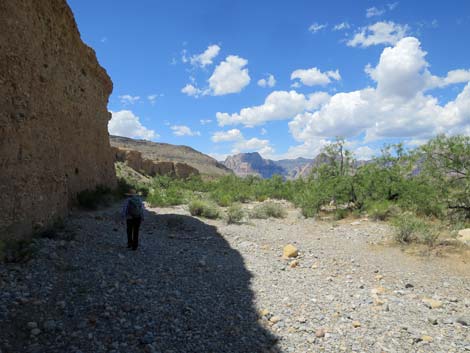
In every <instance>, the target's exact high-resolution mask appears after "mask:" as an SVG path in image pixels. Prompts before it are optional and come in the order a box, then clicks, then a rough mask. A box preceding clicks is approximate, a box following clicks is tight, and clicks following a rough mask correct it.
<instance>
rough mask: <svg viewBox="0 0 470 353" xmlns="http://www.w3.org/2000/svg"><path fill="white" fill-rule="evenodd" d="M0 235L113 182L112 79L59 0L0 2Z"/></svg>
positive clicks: (58, 213)
mask: <svg viewBox="0 0 470 353" xmlns="http://www.w3.org/2000/svg"><path fill="white" fill-rule="evenodd" d="M0 29H1V30H0V240H1V239H4V238H10V237H16V238H20V237H24V236H27V235H29V234H31V233H32V232H33V230H34V229H35V228H41V227H45V226H47V225H49V224H51V223H53V222H54V221H55V220H57V219H59V218H61V217H63V216H65V215H66V214H67V210H68V208H69V207H70V206H71V205H72V204H73V203H74V202H75V200H76V195H77V193H78V192H80V191H82V190H84V189H94V188H95V187H96V186H97V185H105V186H109V187H114V186H115V183H116V180H115V174H114V165H113V156H112V153H111V149H110V144H109V136H108V130H107V124H108V120H109V118H110V116H109V113H108V111H107V102H108V97H109V95H110V94H111V91H112V82H111V80H110V78H109V76H108V75H107V73H106V71H105V70H104V69H103V68H102V67H101V66H100V65H99V63H98V61H97V59H96V55H95V52H94V51H93V50H92V49H91V48H89V47H88V46H87V45H85V44H84V43H83V42H82V40H81V39H80V33H79V31H78V29H77V25H76V23H75V20H74V17H73V14H72V11H71V10H70V8H69V7H68V5H67V3H66V1H65V0H47V1H37V0H18V1H16V0H15V1H13V0H7V1H0Z"/></svg>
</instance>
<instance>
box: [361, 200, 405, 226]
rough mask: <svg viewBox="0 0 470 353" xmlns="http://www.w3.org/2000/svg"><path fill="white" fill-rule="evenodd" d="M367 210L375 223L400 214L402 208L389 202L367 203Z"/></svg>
mask: <svg viewBox="0 0 470 353" xmlns="http://www.w3.org/2000/svg"><path fill="white" fill-rule="evenodd" d="M365 209H366V210H367V214H368V215H369V217H370V218H372V219H373V220H374V221H386V220H388V219H390V218H391V217H394V216H397V215H398V214H399V213H400V208H399V207H398V206H397V205H396V204H395V203H393V202H392V201H388V200H381V201H371V202H367V203H366V205H365Z"/></svg>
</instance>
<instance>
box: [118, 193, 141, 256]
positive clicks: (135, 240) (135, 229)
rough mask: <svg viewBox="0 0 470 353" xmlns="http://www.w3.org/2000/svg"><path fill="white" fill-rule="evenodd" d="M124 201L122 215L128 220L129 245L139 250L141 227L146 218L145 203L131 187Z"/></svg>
mask: <svg viewBox="0 0 470 353" xmlns="http://www.w3.org/2000/svg"><path fill="white" fill-rule="evenodd" d="M126 196H129V197H128V198H127V200H126V202H125V203H124V207H123V209H122V216H123V218H125V219H126V222H127V247H128V248H132V250H137V247H138V246H139V227H140V223H141V222H142V221H143V220H144V204H143V202H142V200H141V198H140V196H139V195H138V194H137V192H136V191H135V189H130V190H129V192H128V193H127V194H126Z"/></svg>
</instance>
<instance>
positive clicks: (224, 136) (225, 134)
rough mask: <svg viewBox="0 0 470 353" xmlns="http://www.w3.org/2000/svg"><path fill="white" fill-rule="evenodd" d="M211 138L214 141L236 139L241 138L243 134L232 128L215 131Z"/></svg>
mask: <svg viewBox="0 0 470 353" xmlns="http://www.w3.org/2000/svg"><path fill="white" fill-rule="evenodd" d="M211 140H212V141H214V142H226V141H237V140H243V135H242V133H241V131H240V130H238V129H232V130H228V131H216V132H215V133H214V134H213V135H212V137H211Z"/></svg>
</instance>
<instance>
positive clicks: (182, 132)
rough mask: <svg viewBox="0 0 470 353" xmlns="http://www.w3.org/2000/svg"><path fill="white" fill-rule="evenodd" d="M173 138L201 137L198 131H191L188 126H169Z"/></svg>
mask: <svg viewBox="0 0 470 353" xmlns="http://www.w3.org/2000/svg"><path fill="white" fill-rule="evenodd" d="M170 129H171V130H173V135H175V136H201V133H200V132H199V131H193V130H191V128H190V127H189V126H186V125H173V126H170Z"/></svg>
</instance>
